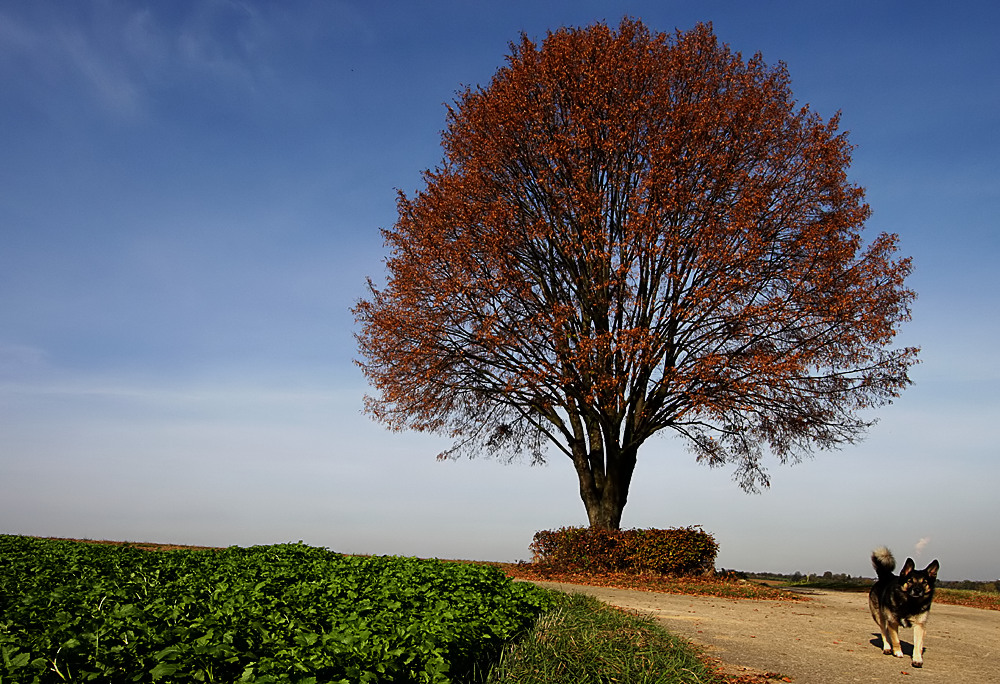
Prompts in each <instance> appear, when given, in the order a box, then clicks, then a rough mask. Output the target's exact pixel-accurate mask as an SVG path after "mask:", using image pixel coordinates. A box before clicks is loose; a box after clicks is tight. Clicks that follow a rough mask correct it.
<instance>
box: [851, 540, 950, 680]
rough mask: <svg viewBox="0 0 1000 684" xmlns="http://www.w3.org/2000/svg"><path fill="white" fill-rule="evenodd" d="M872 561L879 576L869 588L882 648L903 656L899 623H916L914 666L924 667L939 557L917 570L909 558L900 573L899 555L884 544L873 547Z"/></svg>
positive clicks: (869, 601)
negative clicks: (897, 560) (925, 645)
mask: <svg viewBox="0 0 1000 684" xmlns="http://www.w3.org/2000/svg"><path fill="white" fill-rule="evenodd" d="M872 565H873V566H874V567H875V574H876V575H878V579H877V580H876V581H875V584H874V586H872V588H871V591H870V592H868V607H869V608H870V609H871V611H872V617H873V618H875V622H877V623H878V628H879V631H881V632H882V652H883V653H885V654H886V655H889V654H890V653H891V654H892V655H894V656H896V657H897V658H902V657H903V648H902V646H900V644H899V627H900V625H902V626H903V627H909V626H910V625H911V624H912V625H913V667H922V666H923V664H924V632H925V631H926V624H927V616H928V614H929V613H930V609H931V601H933V600H934V582H935V580H937V573H938V567H939V566H938V562H937V561H936V560H935V561H933V562H932V563H931V564H930V565H928V566H927V567H926V568H924V569H923V570H915V569H914V564H913V559H912V558H907V559H906V562H905V563H903V569H902V570H900V571H899V576H898V577H897V576H896V575H894V574H893V570H895V569H896V559H895V558H893V557H892V552H891V551H889V549H887V548H885V547H880V548H877V549H875V550H874V551H872Z"/></svg>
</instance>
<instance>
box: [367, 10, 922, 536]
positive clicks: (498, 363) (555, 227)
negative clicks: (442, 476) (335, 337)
mask: <svg viewBox="0 0 1000 684" xmlns="http://www.w3.org/2000/svg"><path fill="white" fill-rule="evenodd" d="M442 147H443V150H444V158H443V161H442V162H441V164H440V166H439V167H438V168H435V169H433V170H429V171H426V172H425V173H424V187H423V189H421V190H420V191H419V192H417V193H416V194H415V195H414V196H413V197H407V196H406V195H405V194H403V193H400V194H399V197H398V220H397V222H396V223H395V225H394V226H393V227H392V228H389V229H383V231H382V232H383V235H384V238H385V241H386V244H387V247H388V248H389V249H390V250H391V254H390V256H389V258H388V259H387V262H386V266H387V270H388V278H387V282H386V284H385V286H384V287H379V286H377V285H375V284H374V283H373V282H372V281H371V280H369V288H370V295H369V296H368V298H367V299H362V300H361V301H360V302H359V303H358V304H357V306H356V307H355V309H354V314H355V317H356V320H357V322H358V323H359V324H360V332H359V333H358V334H357V339H358V345H359V350H360V354H361V356H362V357H363V358H362V359H361V360H359V361H358V364H359V365H360V366H361V368H362V369H363V371H364V373H365V374H366V376H367V378H368V380H369V382H370V383H371V384H372V386H373V387H374V389H375V390H376V393H375V395H374V396H369V397H367V398H366V410H367V411H368V412H369V413H370V414H371V415H372V416H373V417H374V418H375V419H377V420H379V421H382V422H383V423H385V424H387V425H388V426H390V427H392V428H394V429H416V430H421V431H433V432H437V433H444V434H447V435H449V436H450V437H451V438H452V439H453V440H454V444H453V446H452V448H451V449H449V450H448V451H446V452H445V453H444V454H442V455H441V457H445V456H454V455H457V454H460V453H464V452H468V453H473V454H474V453H477V452H486V453H490V454H492V455H514V454H519V453H530V454H531V455H532V456H533V458H534V459H536V460H542V459H543V458H544V455H543V452H544V450H545V447H546V446H550V447H554V448H555V449H557V450H558V451H559V452H562V453H563V454H565V455H566V456H568V457H569V458H570V459H572V461H573V465H574V466H575V469H576V473H577V476H578V477H579V482H580V495H581V498H582V499H583V502H584V504H585V506H586V509H587V514H588V517H589V520H590V525H591V526H593V527H599V528H606V529H618V527H619V525H620V521H621V515H622V509H623V507H624V506H625V503H626V501H627V498H628V492H629V485H630V483H631V480H632V474H633V471H634V468H635V466H636V457H637V453H638V450H639V447H640V446H641V445H642V444H643V443H644V442H645V441H646V440H647V439H648V438H649V437H651V436H652V435H654V434H656V433H658V432H660V431H663V430H667V429H669V430H672V431H674V432H675V433H677V434H679V435H681V436H682V437H683V438H684V439H685V441H686V443H687V445H688V446H689V447H690V449H691V450H692V451H693V452H694V454H695V455H696V456H697V459H698V460H699V461H702V462H704V463H707V464H708V465H710V466H719V465H723V464H734V465H735V467H736V471H735V476H734V478H735V479H736V480H737V481H738V483H739V484H740V485H741V486H742V487H743V488H744V489H745V490H747V491H759V489H760V488H761V487H767V486H769V478H768V475H767V472H766V471H765V469H764V467H763V464H762V461H763V459H764V457H765V455H766V454H767V453H768V452H770V453H771V454H773V455H774V456H776V457H777V459H778V460H779V461H780V462H782V463H785V462H790V461H791V462H793V461H797V460H800V459H801V458H802V457H803V455H807V454H810V453H812V452H813V451H814V450H815V449H826V448H831V447H836V446H838V445H842V444H845V443H851V442H853V441H855V440H856V439H858V438H859V437H860V436H862V435H863V434H864V432H865V430H866V429H867V428H868V427H869V426H870V425H871V424H872V422H873V421H872V420H870V419H866V418H865V417H864V416H865V415H867V414H869V413H870V412H869V409H872V408H874V407H878V406H882V405H885V404H887V403H889V402H891V400H892V399H893V398H894V397H897V396H898V394H899V392H900V391H901V390H902V389H903V388H904V387H905V386H906V385H908V384H909V382H910V381H909V378H908V376H907V372H908V368H909V366H910V365H912V364H913V363H915V362H916V360H917V359H916V355H917V350H916V349H913V348H901V349H892V348H890V344H891V342H892V340H893V338H894V336H895V334H896V329H897V326H898V324H899V323H901V322H903V321H905V320H908V319H909V314H910V312H909V305H910V303H911V301H912V299H913V297H914V293H913V292H912V291H911V290H909V289H907V288H906V287H905V286H904V279H905V277H906V276H907V275H908V273H909V271H910V261H909V259H897V258H896V257H895V253H896V249H897V248H896V242H897V239H896V236H895V235H887V234H881V235H878V236H876V237H875V238H874V239H873V240H871V241H869V242H868V243H867V244H866V243H865V242H864V241H863V240H862V235H861V232H862V230H863V228H864V223H865V221H866V219H867V218H868V216H869V207H868V205H867V204H866V203H865V202H864V190H863V189H862V188H860V187H857V186H855V185H852V184H851V183H850V182H848V180H847V174H846V171H847V168H848V166H849V163H850V155H851V151H852V147H851V145H850V144H849V143H848V141H847V139H846V135H845V134H843V133H841V132H839V131H838V116H835V117H833V118H832V119H830V120H828V121H824V120H823V119H822V118H821V117H819V116H818V115H817V114H815V113H813V112H811V111H810V109H809V108H808V106H806V107H801V108H799V107H797V105H796V104H795V102H794V100H793V99H792V94H791V91H790V87H789V77H788V73H787V71H786V69H785V67H784V66H783V65H781V64H779V65H778V66H775V67H770V66H767V65H766V64H765V63H764V62H763V60H762V58H761V56H760V55H755V56H754V57H752V58H751V59H749V60H746V61H744V60H743V58H742V56H741V55H740V54H739V53H734V52H732V51H731V50H730V49H729V48H728V46H726V45H724V44H720V43H719V42H718V40H717V39H716V37H715V35H714V34H713V32H712V28H711V26H710V25H699V26H697V27H696V28H694V29H693V30H691V31H690V32H686V33H685V32H680V31H678V32H676V34H674V35H670V36H668V35H665V34H659V33H656V34H654V33H651V32H650V31H649V30H648V29H647V28H646V27H645V26H644V25H643V24H642V23H641V22H639V21H636V20H628V19H626V20H624V21H622V23H621V24H620V26H619V27H618V29H617V30H614V29H612V28H609V27H608V26H606V25H604V24H596V25H593V26H590V27H587V28H579V29H561V30H558V31H556V32H553V33H549V34H548V35H547V37H546V38H545V40H544V42H543V43H542V45H541V47H539V46H538V45H536V44H535V43H533V42H532V41H531V40H529V39H528V38H527V37H526V36H523V35H522V37H521V40H520V43H518V44H511V54H510V55H509V57H508V60H507V64H506V66H504V67H503V68H501V69H500V70H499V71H498V72H497V73H496V75H495V76H494V77H493V80H492V82H491V83H490V84H489V86H488V87H485V88H481V87H479V88H475V89H473V88H467V89H465V90H464V91H462V92H460V93H458V95H457V97H456V101H455V103H454V104H453V106H451V107H449V110H448V116H447V127H446V130H445V131H444V133H443V134H442Z"/></svg>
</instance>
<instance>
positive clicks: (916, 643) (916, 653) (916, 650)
mask: <svg viewBox="0 0 1000 684" xmlns="http://www.w3.org/2000/svg"><path fill="white" fill-rule="evenodd" d="M926 631H927V628H926V626H925V625H924V623H923V622H914V623H913V661H912V664H913V667H923V666H924V634H925V633H926Z"/></svg>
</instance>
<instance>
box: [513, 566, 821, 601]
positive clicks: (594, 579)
mask: <svg viewBox="0 0 1000 684" xmlns="http://www.w3.org/2000/svg"><path fill="white" fill-rule="evenodd" d="M494 565H496V566H497V567H498V568H500V569H501V570H503V572H504V573H506V574H507V575H508V576H510V577H513V578H514V579H520V580H527V581H539V582H565V583H568V584H583V585H588V586H592V587H613V588H616V589H638V590H641V591H657V592H661V593H664V594H690V595H700V596H719V597H721V598H732V599H757V600H773V601H801V600H804V599H803V598H802V597H801V596H798V595H796V594H792V593H790V592H787V591H782V590H780V589H775V588H773V587H768V586H766V585H763V584H757V583H755V582H747V581H745V580H734V579H728V578H717V577H671V576H666V575H654V574H636V573H630V572H583V571H564V570H555V569H552V568H550V567H547V566H545V565H541V564H538V563H495V564H494Z"/></svg>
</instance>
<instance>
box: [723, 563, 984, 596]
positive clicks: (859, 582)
mask: <svg viewBox="0 0 1000 684" xmlns="http://www.w3.org/2000/svg"><path fill="white" fill-rule="evenodd" d="M720 572H721V573H722V574H724V575H731V576H737V577H741V578H744V579H755V580H771V581H776V582H788V583H789V584H820V585H823V584H831V585H839V586H844V585H847V586H858V587H867V586H869V585H871V584H872V583H873V582H875V578H874V577H860V576H859V577H852V576H851V575H849V574H846V573H842V572H831V571H829V570H827V571H826V572H822V573H819V572H817V573H805V574H803V573H801V572H799V571H795V572H793V573H791V574H787V575H786V574H782V573H778V572H742V571H738V570H726V569H722V570H721V571H720ZM937 586H939V587H945V588H946V589H965V590H969V591H987V592H995V593H1000V579H998V580H993V581H980V580H957V581H956V580H952V581H945V580H938V582H937Z"/></svg>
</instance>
